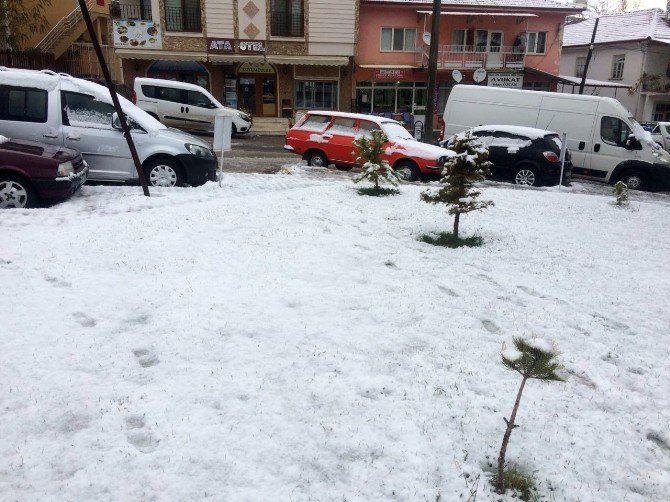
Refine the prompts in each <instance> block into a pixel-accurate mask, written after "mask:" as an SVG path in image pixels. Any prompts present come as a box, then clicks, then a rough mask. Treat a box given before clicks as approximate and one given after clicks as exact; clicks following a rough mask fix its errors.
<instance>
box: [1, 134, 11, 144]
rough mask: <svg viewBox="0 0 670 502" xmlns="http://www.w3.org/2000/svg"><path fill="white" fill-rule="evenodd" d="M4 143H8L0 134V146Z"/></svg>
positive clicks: (6, 138) (7, 139)
mask: <svg viewBox="0 0 670 502" xmlns="http://www.w3.org/2000/svg"><path fill="white" fill-rule="evenodd" d="M6 141H9V138H8V137H6V136H3V135H2V134H0V144H2V143H5V142H6Z"/></svg>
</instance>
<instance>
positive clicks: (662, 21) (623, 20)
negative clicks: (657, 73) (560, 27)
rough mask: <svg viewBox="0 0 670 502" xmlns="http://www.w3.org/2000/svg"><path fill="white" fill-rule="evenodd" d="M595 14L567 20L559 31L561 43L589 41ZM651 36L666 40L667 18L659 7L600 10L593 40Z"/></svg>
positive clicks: (669, 34)
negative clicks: (609, 11)
mask: <svg viewBox="0 0 670 502" xmlns="http://www.w3.org/2000/svg"><path fill="white" fill-rule="evenodd" d="M595 22H596V20H595V18H591V19H587V20H586V21H582V22H580V23H574V24H569V25H567V26H566V27H565V29H564V31H563V47H570V46H578V45H589V44H590V43H591V34H592V33H593V25H594V24H595ZM647 39H648V40H654V41H656V42H661V43H666V44H670V22H668V21H667V20H666V18H665V12H663V11H662V10H660V9H646V10H638V11H634V12H621V13H616V14H604V15H602V16H600V21H598V31H597V32H596V40H595V43H596V44H607V43H612V42H629V41H633V40H647Z"/></svg>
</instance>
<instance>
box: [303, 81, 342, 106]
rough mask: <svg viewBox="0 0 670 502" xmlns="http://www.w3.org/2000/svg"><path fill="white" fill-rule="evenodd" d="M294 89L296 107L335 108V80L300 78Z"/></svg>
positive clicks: (336, 86) (336, 93) (336, 92)
mask: <svg viewBox="0 0 670 502" xmlns="http://www.w3.org/2000/svg"><path fill="white" fill-rule="evenodd" d="M295 89H296V96H295V103H296V107H297V108H317V109H318V108H320V109H324V110H335V109H337V95H338V91H337V90H338V85H337V82H330V81H318V80H317V81H311V80H301V81H298V82H296V86H295Z"/></svg>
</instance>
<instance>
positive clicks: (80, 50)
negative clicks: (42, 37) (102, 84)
mask: <svg viewBox="0 0 670 502" xmlns="http://www.w3.org/2000/svg"><path fill="white" fill-rule="evenodd" d="M100 48H101V49H102V53H103V55H104V57H105V61H106V62H107V65H108V66H109V69H110V71H111V73H112V78H113V79H114V80H117V81H118V80H121V79H120V78H119V77H120V75H117V71H116V69H117V68H118V64H116V63H115V61H116V59H117V56H116V53H115V52H114V48H113V47H110V46H109V45H101V46H100ZM57 69H58V71H61V72H65V73H68V74H69V75H72V76H73V77H80V78H99V79H102V78H103V73H102V69H101V68H100V63H99V62H98V57H97V56H96V54H95V50H94V49H93V44H89V43H86V42H77V43H74V44H72V45H71V46H70V48H69V49H68V50H67V52H66V53H65V54H63V56H61V57H60V58H59V59H58V62H57Z"/></svg>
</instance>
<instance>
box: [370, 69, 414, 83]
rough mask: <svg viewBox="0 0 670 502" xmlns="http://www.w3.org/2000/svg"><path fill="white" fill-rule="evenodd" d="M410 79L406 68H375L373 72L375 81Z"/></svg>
mask: <svg viewBox="0 0 670 502" xmlns="http://www.w3.org/2000/svg"><path fill="white" fill-rule="evenodd" d="M408 77H409V71H408V70H407V69H406V68H375V69H374V71H373V72H372V79H373V80H405V79H406V78H408Z"/></svg>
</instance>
